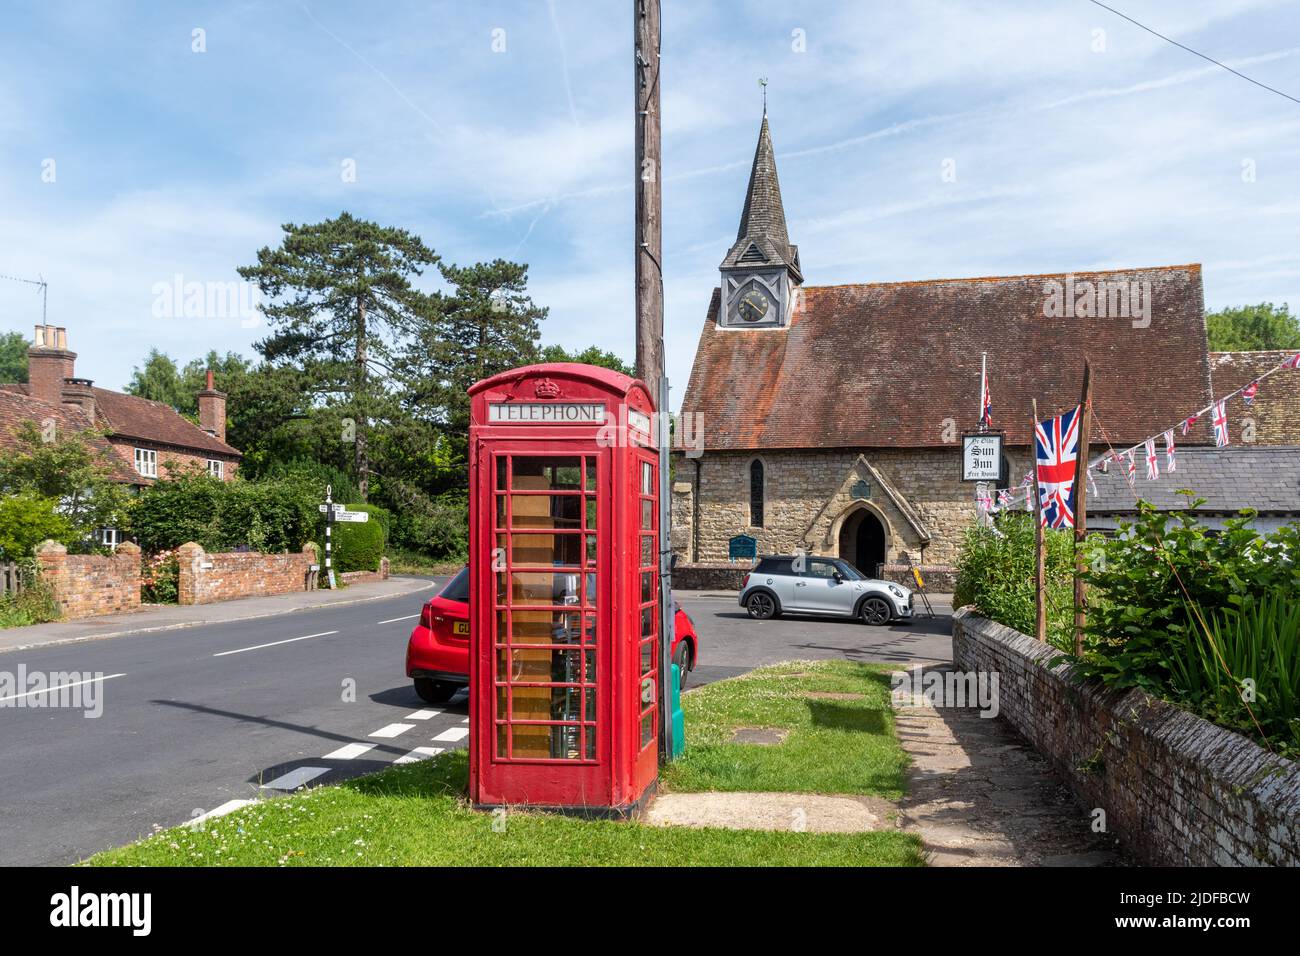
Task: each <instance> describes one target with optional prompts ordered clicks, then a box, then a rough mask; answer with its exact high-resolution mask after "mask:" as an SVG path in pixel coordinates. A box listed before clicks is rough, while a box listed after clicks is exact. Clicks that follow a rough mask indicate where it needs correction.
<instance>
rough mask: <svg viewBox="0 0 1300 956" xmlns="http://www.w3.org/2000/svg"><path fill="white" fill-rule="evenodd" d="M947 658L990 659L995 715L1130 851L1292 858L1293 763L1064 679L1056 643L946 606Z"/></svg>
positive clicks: (1237, 861) (962, 666) (1194, 862)
mask: <svg viewBox="0 0 1300 956" xmlns="http://www.w3.org/2000/svg"><path fill="white" fill-rule="evenodd" d="M952 652H953V661H954V662H955V664H956V666H957V668H958V669H959V670H965V671H971V670H974V671H985V672H989V671H996V672H997V673H998V675H999V678H998V680H999V688H998V690H999V707H1000V716H1002V717H1004V718H1006V720H1007V721H1009V722H1010V723H1011V725H1012V726H1013V727H1015V728H1016V730H1017V731H1019V733H1020V734H1021V735H1022V736H1023V737H1025V738H1026V739H1027V740H1028V741H1029V742H1030V743H1032V744H1033V745H1034V747H1035V748H1037V749H1038V751H1039V752H1040V753H1041V754H1043V756H1044V757H1046V758H1047V759H1048V760H1049V761H1050V762H1051V763H1052V764H1053V766H1054V767H1055V768H1056V769H1057V771H1059V772H1060V773H1061V775H1062V776H1063V777H1064V778H1065V779H1066V780H1067V781H1068V782H1069V783H1070V785H1071V786H1072V787H1073V788H1074V790H1075V792H1076V793H1077V794H1078V796H1079V797H1080V799H1081V800H1082V801H1083V804H1084V806H1085V807H1096V808H1100V809H1102V810H1104V811H1105V812H1106V823H1107V830H1108V832H1110V833H1113V834H1115V835H1116V836H1117V837H1119V838H1120V840H1121V841H1123V843H1124V844H1125V845H1126V848H1127V849H1128V850H1129V851H1130V852H1131V853H1133V855H1135V856H1136V857H1138V858H1139V859H1141V860H1143V861H1144V862H1146V863H1149V864H1154V865H1160V866H1260V865H1265V866H1268V865H1272V866H1300V765H1297V764H1295V763H1293V762H1292V761H1290V760H1285V759H1283V758H1280V757H1274V756H1273V755H1272V754H1270V753H1269V752H1268V751H1266V750H1264V749H1263V748H1261V747H1259V746H1257V745H1256V744H1254V743H1253V742H1251V741H1250V740H1248V739H1246V738H1245V737H1243V736H1241V735H1240V734H1236V733H1233V732H1232V731H1229V730H1225V729H1223V728H1222V727H1217V726H1215V725H1214V724H1211V723H1210V722H1209V721H1206V720H1202V719H1201V718H1199V717H1196V716H1195V715H1193V714H1190V713H1188V712H1187V711H1185V710H1181V709H1180V708H1178V707H1175V706H1174V705H1173V704H1170V703H1167V702H1166V701H1161V700H1156V699H1154V698H1152V697H1150V696H1149V695H1147V694H1146V693H1144V692H1143V691H1140V690H1129V691H1113V690H1109V691H1108V690H1104V689H1102V688H1101V687H1100V686H1099V685H1092V684H1085V685H1079V684H1074V683H1072V682H1071V681H1070V680H1069V669H1068V668H1065V667H1057V668H1053V669H1049V668H1048V667H1047V666H1046V665H1047V664H1048V662H1050V661H1051V660H1053V659H1054V658H1056V657H1059V656H1060V652H1059V651H1057V650H1055V649H1054V648H1052V647H1049V646H1047V645H1045V644H1040V643H1038V642H1037V641H1035V640H1033V639H1032V638H1030V637H1027V636H1026V635H1024V634H1021V633H1019V632H1018V631H1013V630H1012V629H1011V628H1008V627H1004V626H1002V625H1001V624H995V623H993V622H992V621H988V620H985V619H983V618H980V617H976V616H975V615H973V614H972V613H971V612H970V611H969V610H961V611H959V612H957V614H956V615H955V616H954V619H953V630H952Z"/></svg>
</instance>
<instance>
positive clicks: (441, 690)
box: [415, 677, 460, 704]
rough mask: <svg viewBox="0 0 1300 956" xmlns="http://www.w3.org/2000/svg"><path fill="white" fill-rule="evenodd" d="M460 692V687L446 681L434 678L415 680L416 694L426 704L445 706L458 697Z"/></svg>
mask: <svg viewBox="0 0 1300 956" xmlns="http://www.w3.org/2000/svg"><path fill="white" fill-rule="evenodd" d="M458 690H460V688H459V687H457V686H456V685H455V684H451V683H448V682H447V681H445V680H434V679H433V678H432V677H417V678H416V679H415V692H416V693H417V694H419V695H420V700H422V701H424V702H425V703H426V704H445V703H447V701H449V700H451V699H452V698H453V697H455V696H456V691H458Z"/></svg>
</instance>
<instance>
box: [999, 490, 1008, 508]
mask: <svg viewBox="0 0 1300 956" xmlns="http://www.w3.org/2000/svg"><path fill="white" fill-rule="evenodd" d="M998 504H999V505H1000V506H1001V507H1003V508H1005V507H1006V506H1007V505H1009V504H1011V491H1010V490H1009V489H1003V490H1002V491H999V492H998Z"/></svg>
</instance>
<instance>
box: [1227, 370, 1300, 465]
mask: <svg viewBox="0 0 1300 956" xmlns="http://www.w3.org/2000/svg"><path fill="white" fill-rule="evenodd" d="M1295 354H1296V350H1295V349H1287V350H1286V351H1281V352H1211V353H1210V376H1211V378H1212V379H1213V381H1214V394H1215V397H1216V398H1217V397H1218V396H1220V395H1226V394H1228V393H1229V392H1235V391H1236V390H1237V389H1239V388H1241V387H1242V386H1243V385H1249V384H1250V383H1251V382H1252V381H1253V380H1254V379H1256V378H1258V377H1259V376H1260V375H1262V374H1264V373H1265V372H1267V371H1268V370H1269V369H1272V368H1276V367H1277V366H1278V365H1279V364H1281V363H1282V362H1285V361H1286V360H1287V359H1289V358H1290V357H1291V356H1293V355H1295ZM1231 405H1232V411H1233V413H1234V415H1235V414H1236V413H1237V412H1240V413H1241V414H1242V415H1243V416H1245V415H1249V417H1250V418H1252V419H1254V420H1255V441H1257V442H1261V443H1265V444H1286V443H1288V442H1290V443H1300V371H1291V370H1283V371H1281V372H1278V373H1277V374H1276V375H1272V376H1270V377H1268V378H1266V379H1264V381H1262V382H1260V383H1259V393H1258V394H1257V395H1256V396H1255V403H1254V404H1253V405H1252V406H1251V407H1250V410H1249V411H1248V412H1246V411H1242V405H1241V399H1240V398H1236V399H1233V401H1232V403H1231Z"/></svg>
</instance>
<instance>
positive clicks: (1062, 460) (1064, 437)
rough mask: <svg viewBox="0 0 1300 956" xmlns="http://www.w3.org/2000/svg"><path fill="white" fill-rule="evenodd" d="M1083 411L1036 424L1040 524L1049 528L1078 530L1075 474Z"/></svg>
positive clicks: (1074, 411) (1076, 409)
mask: <svg viewBox="0 0 1300 956" xmlns="http://www.w3.org/2000/svg"><path fill="white" fill-rule="evenodd" d="M1079 411H1080V406H1077V405H1076V406H1075V407H1074V408H1073V409H1071V410H1070V411H1068V412H1063V413H1062V414H1060V415H1057V416H1056V417H1055V418H1049V419H1047V420H1046V421H1041V422H1035V423H1034V450H1035V459H1036V461H1037V466H1038V495H1039V498H1040V499H1041V501H1042V513H1041V514H1040V515H1039V520H1040V521H1041V522H1042V524H1043V525H1044V526H1045V527H1048V528H1073V527H1074V500H1075V495H1074V471H1075V466H1076V462H1077V460H1078V457H1079Z"/></svg>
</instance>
